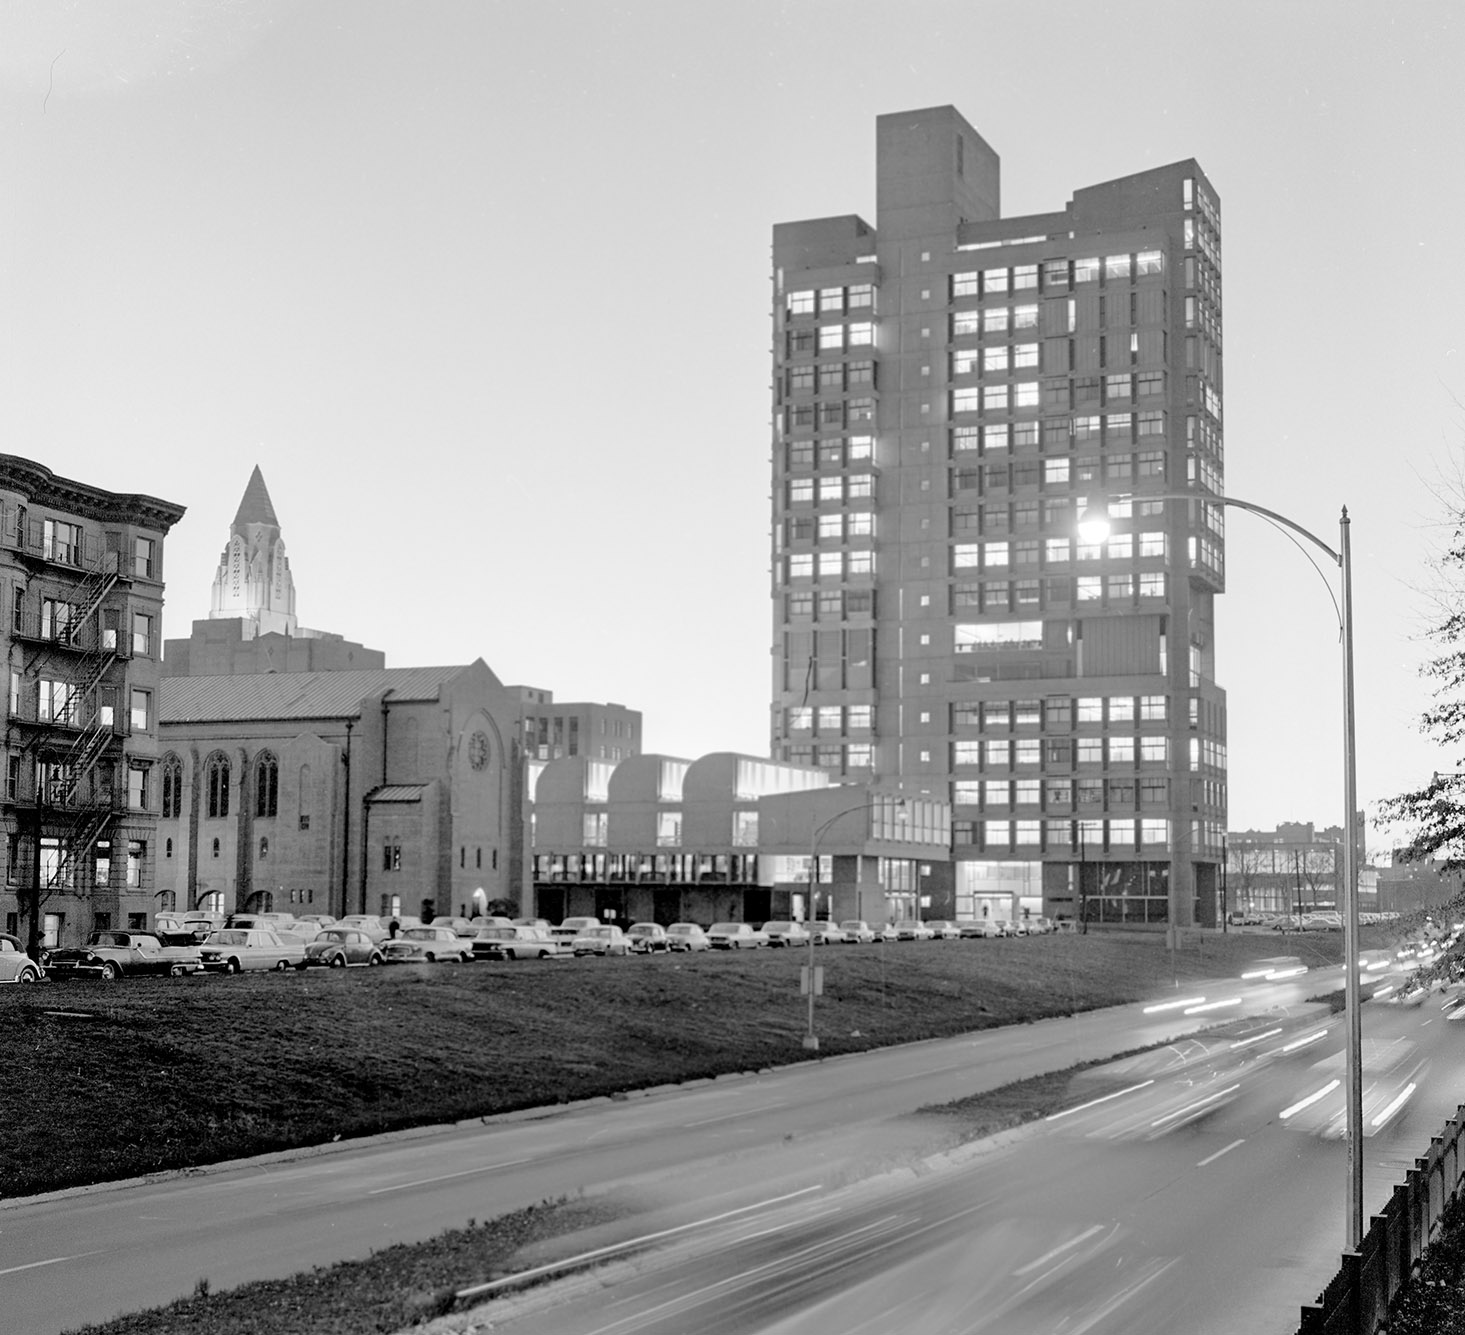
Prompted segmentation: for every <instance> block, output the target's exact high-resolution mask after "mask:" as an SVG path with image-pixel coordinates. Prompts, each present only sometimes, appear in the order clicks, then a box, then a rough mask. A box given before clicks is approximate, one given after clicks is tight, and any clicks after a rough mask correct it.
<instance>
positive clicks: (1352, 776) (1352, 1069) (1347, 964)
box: [1078, 491, 1363, 1251]
mask: <svg viewBox="0 0 1465 1335" xmlns="http://www.w3.org/2000/svg"><path fill="white" fill-rule="evenodd" d="M1137 496H1138V499H1140V500H1146V501H1200V502H1202V503H1203V504H1207V505H1218V506H1225V505H1229V506H1233V507H1234V508H1236V509H1238V510H1248V511H1250V512H1251V513H1252V514H1256V515H1261V517H1262V518H1263V519H1267V520H1270V521H1271V522H1272V523H1273V524H1279V525H1281V526H1282V527H1283V528H1285V529H1287V530H1289V531H1290V532H1291V533H1295V534H1297V535H1298V536H1299V537H1302V538H1306V539H1307V540H1308V542H1310V543H1312V545H1313V546H1314V547H1316V548H1318V549H1319V550H1320V551H1322V552H1323V553H1325V554H1326V555H1327V557H1328V559H1329V560H1330V561H1332V562H1333V564H1334V565H1336V566H1337V567H1338V569H1339V571H1340V572H1341V580H1340V582H1341V596H1342V607H1341V608H1340V609H1339V617H1338V619H1339V622H1340V625H1339V629H1340V630H1341V632H1342V639H1343V801H1344V808H1343V830H1344V841H1345V844H1344V849H1343V968H1344V972H1345V975H1346V976H1345V979H1344V989H1345V990H1344V1006H1345V1019H1346V1026H1345V1027H1346V1030H1347V1045H1346V1051H1347V1059H1346V1063H1345V1077H1346V1083H1347V1101H1346V1106H1347V1127H1348V1194H1347V1202H1348V1207H1347V1222H1346V1228H1345V1235H1346V1237H1347V1240H1348V1247H1349V1249H1350V1250H1354V1251H1356V1250H1357V1249H1358V1246H1359V1244H1360V1242H1361V1241H1362V1240H1363V1069H1362V1050H1363V1030H1362V1025H1361V1022H1360V1018H1359V1008H1358V1007H1359V998H1358V851H1357V850H1358V812H1357V806H1358V792H1357V788H1358V784H1357V773H1356V769H1357V766H1356V757H1355V752H1354V743H1353V556H1352V549H1351V546H1350V542H1349V522H1350V521H1349V519H1348V507H1347V506H1346V505H1345V506H1344V507H1343V509H1342V513H1341V514H1340V516H1339V519H1338V550H1337V551H1334V550H1333V549H1332V548H1331V547H1329V546H1328V544H1327V543H1325V542H1324V541H1323V540H1322V539H1321V538H1319V537H1318V536H1317V535H1316V534H1315V533H1310V532H1308V530H1307V529H1305V528H1303V527H1302V525H1301V524H1298V523H1294V522H1293V521H1292V520H1290V519H1288V518H1287V517H1286V516H1285V515H1280V514H1278V513H1277V512H1276V511H1275V510H1269V509H1267V508H1266V507H1265V506H1263V505H1255V504H1253V503H1252V502H1250V501H1240V500H1237V499H1236V498H1235V497H1232V496H1214V495H1211V494H1210V493H1209V492H1195V491H1183V492H1166V493H1164V494H1162V495H1150V494H1149V493H1148V492H1146V493H1143V494H1142V495H1138V494H1137ZM1120 499H1124V500H1129V499H1131V497H1130V496H1125V497H1123V498H1120ZM1109 528H1110V523H1109V504H1108V500H1107V499H1106V500H1101V501H1100V502H1099V503H1098V504H1091V505H1089V506H1088V508H1087V509H1086V510H1085V511H1084V513H1083V514H1082V516H1080V518H1079V523H1078V531H1079V536H1080V537H1081V538H1082V539H1083V540H1084V541H1085V542H1086V543H1089V544H1094V543H1099V542H1102V541H1104V539H1105V538H1106V537H1108V535H1109ZM1330 592H1331V590H1330Z"/></svg>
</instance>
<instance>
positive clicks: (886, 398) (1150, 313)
mask: <svg viewBox="0 0 1465 1335" xmlns="http://www.w3.org/2000/svg"><path fill="white" fill-rule="evenodd" d="M876 141H877V142H876V221H875V223H874V224H873V225H872V224H871V223H869V222H867V221H866V220H865V219H863V218H861V217H859V216H856V215H845V216H839V217H829V218H818V219H811V220H805V221H797V222H788V223H781V224H778V225H776V226H775V227H774V229H773V264H774V274H773V333H774V338H773V347H774V351H773V362H774V364H773V381H774V391H773V399H774V401H773V424H774V425H773V442H772V445H773V449H772V455H773V460H772V467H773V488H772V490H773V543H772V546H773V551H772V570H773V576H772V599H773V609H774V616H773V622H774V625H773V682H772V716H771V720H770V722H771V738H772V754H773V756H774V757H775V758H776V759H779V760H783V761H788V762H791V763H794V764H812V765H815V766H817V767H819V768H821V769H823V770H826V771H827V772H829V773H830V774H831V775H837V776H840V777H841V778H843V779H845V780H846V781H851V780H853V781H857V782H871V783H879V784H881V785H882V786H885V787H891V786H893V787H894V788H896V789H897V790H898V791H901V792H904V793H907V794H910V795H911V796H916V797H930V798H935V799H938V800H948V801H949V802H950V803H951V806H952V854H953V860H952V862H951V863H950V864H947V865H948V866H949V867H950V869H951V870H950V875H951V878H952V880H951V884H950V886H949V887H948V893H949V901H950V905H951V909H952V912H953V913H954V914H955V915H959V916H962V917H980V916H982V910H983V908H984V907H986V908H987V909H988V910H989V911H995V912H997V913H999V914H1010V913H1011V912H1012V911H1013V910H1014V908H1018V907H1020V908H1027V909H1029V911H1031V912H1034V913H1036V912H1039V911H1041V912H1043V913H1045V914H1049V915H1054V916H1058V917H1078V916H1086V917H1087V918H1088V919H1089V920H1090V921H1092V922H1095V923H1108V922H1113V923H1122V924H1146V925H1186V924H1190V923H1197V922H1198V923H1212V922H1215V921H1216V920H1217V913H1218V907H1219V898H1220V895H1219V891H1220V877H1219V874H1218V873H1219V866H1220V863H1221V861H1222V847H1223V833H1224V830H1225V819H1226V751H1225V743H1226V713H1225V694H1224V692H1223V691H1222V690H1221V689H1220V688H1219V687H1218V686H1217V685H1216V683H1215V680H1214V661H1215V655H1214V616H1213V603H1214V599H1215V596H1216V595H1217V594H1219V593H1221V592H1222V591H1223V589H1224V530H1223V526H1222V518H1221V508H1220V507H1219V506H1216V505H1212V504H1208V503H1207V502H1206V499H1205V498H1206V497H1207V496H1208V495H1219V494H1221V493H1222V459H1223V451H1222V432H1221V402H1222V375H1221V228H1220V201H1219V197H1218V195H1217V194H1216V192H1215V190H1214V189H1213V188H1212V186H1211V184H1210V182H1209V181H1208V180H1207V179H1206V177H1205V175H1204V173H1203V172H1202V171H1201V170H1200V168H1199V166H1198V165H1197V164H1196V163H1195V162H1194V161H1190V160H1187V161H1184V162H1178V163H1173V164H1171V165H1168V166H1163V167H1157V168H1153V169H1151V170H1147V171H1143V172H1140V173H1137V174H1135V175H1133V176H1127V177H1122V178H1119V179H1117V180H1112V181H1106V182H1103V183H1102V184H1099V185H1094V186H1089V187H1085V188H1082V189H1078V190H1075V191H1074V193H1073V196H1072V198H1071V199H1070V200H1069V201H1068V203H1067V204H1066V205H1065V206H1064V207H1063V208H1062V209H1061V210H1057V211H1054V212H1051V213H1042V214H1033V215H1027V216H1021V217H1012V218H1004V217H1003V216H1002V213H1001V207H1000V166H999V160H998V156H997V154H996V152H995V151H994V150H993V149H992V148H991V147H990V146H989V145H988V144H987V143H986V142H985V141H984V140H983V139H982V137H981V136H980V135H979V134H978V133H977V132H976V130H975V129H973V127H972V126H971V125H970V124H969V123H968V122H967V121H966V120H965V119H964V118H963V117H962V116H961V115H960V114H959V113H958V112H957V111H956V110H955V109H954V108H952V107H934V108H928V109H925V110H919V111H909V112H901V113H898V114H894V115H889V116H882V117H880V118H879V119H878V121H877V130H876ZM1092 505H1097V506H1100V507H1105V506H1107V510H1108V513H1109V514H1110V515H1111V517H1112V526H1111V531H1110V533H1109V534H1108V536H1107V537H1106V538H1105V539H1104V540H1102V541H1099V542H1094V541H1085V540H1083V539H1081V538H1080V535H1079V532H1078V520H1079V518H1080V517H1081V516H1082V515H1083V514H1084V513H1085V512H1086V510H1087V509H1088V507H1090V506H1092ZM934 898H935V900H936V901H937V902H940V901H941V900H943V899H945V898H946V895H943V894H941V893H939V892H937V893H936V894H935V896H934Z"/></svg>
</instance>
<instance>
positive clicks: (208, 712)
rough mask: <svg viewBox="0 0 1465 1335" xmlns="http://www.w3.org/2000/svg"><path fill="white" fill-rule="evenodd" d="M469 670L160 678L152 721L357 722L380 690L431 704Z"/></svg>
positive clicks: (462, 667)
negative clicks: (367, 702) (364, 706)
mask: <svg viewBox="0 0 1465 1335" xmlns="http://www.w3.org/2000/svg"><path fill="white" fill-rule="evenodd" d="M470 666H472V665H471V664H459V665H457V666H454V667H416V668H353V669H350V670H348V671H345V672H260V673H250V674H240V675H238V676H232V677H164V678H163V679H162V681H160V682H159V683H158V696H159V701H158V719H159V721H160V722H161V723H163V724H164V725H167V724H169V723H222V722H231V723H232V722H242V721H244V720H256V721H263V720H270V719H308V718H359V717H360V716H361V702H362V701H363V700H365V699H366V698H367V697H368V696H373V695H378V694H380V693H381V692H382V691H385V690H390V691H391V693H392V697H391V698H392V699H393V700H394V701H396V700H436V699H437V698H438V694H439V692H440V691H441V689H442V687H443V686H444V685H446V684H447V683H448V682H450V681H452V680H453V679H454V678H455V677H457V676H458V675H459V674H460V673H463V672H466V671H468V668H469V667H470Z"/></svg>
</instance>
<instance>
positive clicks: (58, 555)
mask: <svg viewBox="0 0 1465 1335" xmlns="http://www.w3.org/2000/svg"><path fill="white" fill-rule="evenodd" d="M81 550H82V535H81V525H79V524H65V523H62V522H61V521H60V520H59V519H45V520H42V521H41V554H42V555H43V556H44V557H45V558H46V560H48V561H59V562H61V563H62V564H63V565H69V566H79V565H80V564H81Z"/></svg>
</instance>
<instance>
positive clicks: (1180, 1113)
mask: <svg viewBox="0 0 1465 1335" xmlns="http://www.w3.org/2000/svg"><path fill="white" fill-rule="evenodd" d="M1240 1088H1241V1086H1240V1085H1227V1086H1226V1088H1225V1089H1218V1090H1216V1091H1215V1092H1214V1093H1212V1094H1207V1095H1206V1096H1205V1098H1203V1099H1196V1100H1195V1102H1193V1103H1187V1104H1186V1105H1185V1106H1184V1107H1183V1108H1176V1109H1175V1111H1174V1112H1167V1113H1166V1114H1165V1115H1164V1116H1163V1117H1157V1118H1155V1120H1154V1121H1153V1122H1151V1123H1150V1125H1151V1126H1164V1125H1165V1123H1166V1122H1173V1121H1174V1120H1175V1119H1176V1118H1177V1117H1184V1116H1185V1115H1186V1113H1192V1112H1195V1111H1197V1110H1198V1109H1200V1108H1204V1107H1205V1106H1206V1105H1207V1104H1210V1103H1214V1102H1215V1101H1216V1100H1217V1099H1224V1098H1225V1097H1226V1095H1228V1094H1234V1093H1236V1091H1237V1090H1238V1089H1240Z"/></svg>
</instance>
